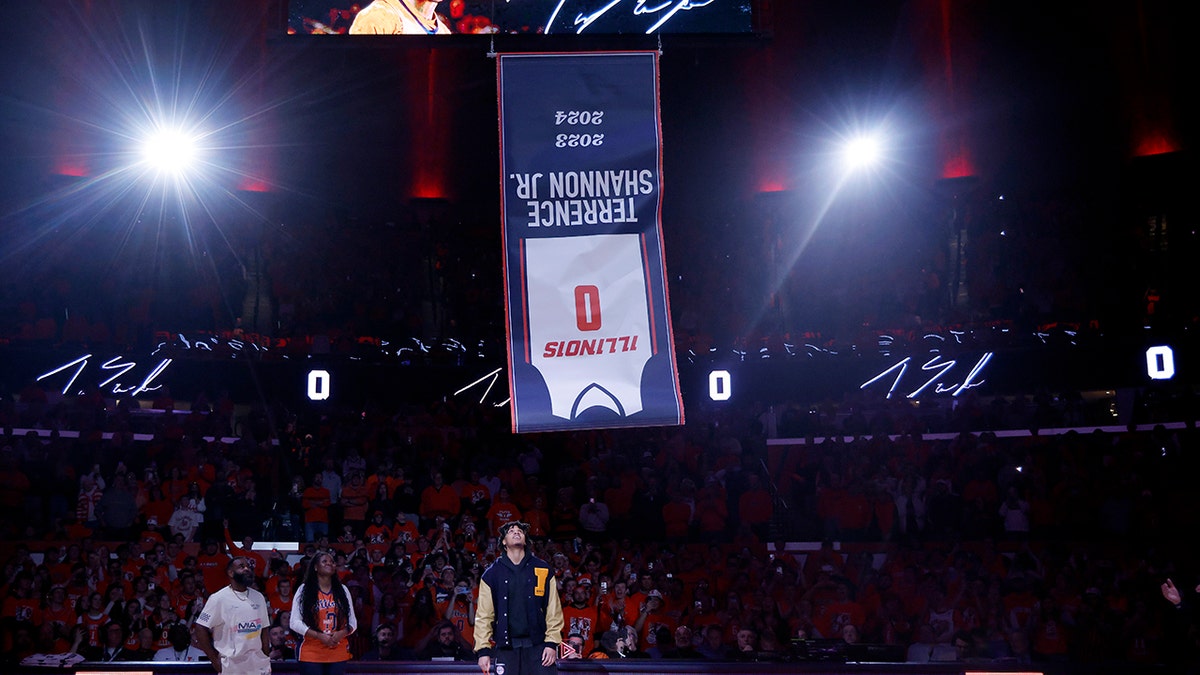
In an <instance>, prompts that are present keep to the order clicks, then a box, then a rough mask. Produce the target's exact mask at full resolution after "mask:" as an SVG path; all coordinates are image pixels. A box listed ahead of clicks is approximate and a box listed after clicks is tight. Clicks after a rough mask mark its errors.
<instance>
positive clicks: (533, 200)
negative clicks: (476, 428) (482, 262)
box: [498, 52, 683, 432]
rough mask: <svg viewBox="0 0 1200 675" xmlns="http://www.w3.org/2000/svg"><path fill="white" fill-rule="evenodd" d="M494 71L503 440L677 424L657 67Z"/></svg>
mask: <svg viewBox="0 0 1200 675" xmlns="http://www.w3.org/2000/svg"><path fill="white" fill-rule="evenodd" d="M498 69H499V79H500V86H499V90H500V136H501V138H500V143H501V152H500V155H501V182H502V185H501V190H502V195H503V199H502V211H503V222H504V261H505V269H504V277H505V308H506V313H505V318H506V328H507V335H508V344H507V348H508V362H509V366H510V367H509V391H510V393H511V396H512V424H513V430H514V431H516V432H529V431H552V430H566V429H586V428H602V427H625V426H649V425H667V424H681V423H682V422H683V403H682V399H681V397H680V392H679V378H678V374H677V371H676V365H675V353H674V345H673V343H672V339H671V321H670V313H669V311H668V303H667V283H666V271H665V264H664V260H663V249H662V228H661V217H660V207H661V203H662V201H661V194H660V191H661V190H660V188H661V181H660V174H661V169H660V167H661V165H662V164H661V161H662V153H661V133H660V125H659V118H658V115H659V106H658V102H659V101H658V55H657V54H656V53H654V52H627V53H596V54H505V55H501V56H500V57H499V59H498Z"/></svg>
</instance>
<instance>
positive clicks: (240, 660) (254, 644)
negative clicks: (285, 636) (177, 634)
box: [192, 556, 271, 675]
mask: <svg viewBox="0 0 1200 675" xmlns="http://www.w3.org/2000/svg"><path fill="white" fill-rule="evenodd" d="M225 576H227V577H229V585H228V586H226V587H225V588H222V589H221V590H219V591H217V592H216V593H213V594H212V595H211V596H209V598H208V602H206V603H204V609H203V610H201V612H200V618H199V619H197V620H196V624H195V626H194V627H193V629H192V630H193V631H194V632H195V635H196V643H197V646H199V647H200V649H201V650H202V651H203V652H204V653H205V654H208V658H209V660H210V661H212V666H213V670H215V671H217V672H218V673H224V675H269V674H270V672H271V657H270V656H269V654H270V653H271V652H270V649H271V646H270V640H269V639H268V635H269V634H268V632H267V629H268V628H269V627H270V626H271V618H270V614H269V611H270V610H269V607H268V604H267V599H266V597H264V596H263V594H262V593H259V592H258V591H256V590H254V589H253V588H250V584H252V583H254V569H253V568H252V567H251V566H250V561H249V560H247V559H246V558H243V557H241V556H239V557H237V558H234V559H232V560H230V561H229V563H228V564H227V565H226V566H225Z"/></svg>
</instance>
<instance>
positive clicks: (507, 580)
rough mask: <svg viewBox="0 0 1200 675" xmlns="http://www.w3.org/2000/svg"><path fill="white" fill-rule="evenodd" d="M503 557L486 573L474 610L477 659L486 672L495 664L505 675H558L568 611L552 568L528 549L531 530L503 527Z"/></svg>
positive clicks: (511, 524) (515, 525)
mask: <svg viewBox="0 0 1200 675" xmlns="http://www.w3.org/2000/svg"><path fill="white" fill-rule="evenodd" d="M499 533H500V543H501V545H502V546H503V547H504V555H502V556H500V557H499V558H497V559H496V562H494V563H492V564H491V565H490V566H489V567H488V568H487V569H486V570H484V572H483V577H482V578H480V580H479V600H478V602H477V605H476V608H475V655H476V656H478V657H479V669H480V670H482V671H483V672H484V673H487V672H488V671H489V670H490V669H491V667H492V662H493V661H495V662H497V663H500V664H503V665H504V668H505V675H535V674H536V675H543V674H546V673H549V674H551V675H553V674H554V673H557V672H558V669H557V667H556V665H555V664H556V662H557V659H558V644H559V642H561V641H562V629H563V612H562V605H561V604H560V602H559V599H558V585H557V582H556V581H555V579H554V572H553V570H552V569H551V568H550V565H549V564H548V563H547V562H546V561H544V560H541V559H539V558H537V557H535V556H534V555H533V554H532V553H529V552H528V551H527V550H526V546H527V544H528V540H527V535H528V533H529V525H528V524H527V523H522V522H518V521H513V522H508V523H505V524H503V525H501V526H500V530H499Z"/></svg>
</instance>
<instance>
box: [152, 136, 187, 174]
mask: <svg viewBox="0 0 1200 675" xmlns="http://www.w3.org/2000/svg"><path fill="white" fill-rule="evenodd" d="M196 146H197V144H196V139H195V138H193V137H192V136H189V135H188V134H186V133H184V132H182V131H178V130H171V129H165V130H160V131H158V132H156V133H154V134H152V135H151V136H149V137H148V138H147V139H146V140H145V141H144V142H143V144H142V159H143V161H145V162H147V163H148V164H150V166H152V167H154V168H156V169H158V170H159V171H163V172H166V173H183V172H185V171H187V170H188V169H189V168H190V167H191V166H192V164H193V163H194V162H195V160H196V157H197V155H198V149H197V147H196Z"/></svg>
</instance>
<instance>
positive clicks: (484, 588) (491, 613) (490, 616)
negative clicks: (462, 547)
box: [475, 579, 561, 654]
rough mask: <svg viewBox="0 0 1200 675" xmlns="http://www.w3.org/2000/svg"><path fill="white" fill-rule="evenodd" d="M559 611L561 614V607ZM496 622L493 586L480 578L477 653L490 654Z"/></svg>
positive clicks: (476, 615)
mask: <svg viewBox="0 0 1200 675" xmlns="http://www.w3.org/2000/svg"><path fill="white" fill-rule="evenodd" d="M559 613H560V614H561V608H560V611H559ZM495 622H496V605H495V603H494V602H493V600H492V587H491V586H488V585H487V582H485V581H483V580H482V579H480V580H479V598H477V599H476V600H475V653H476V654H481V653H482V654H490V653H491V649H492V645H491V642H492V630H493V628H494V626H495Z"/></svg>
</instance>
